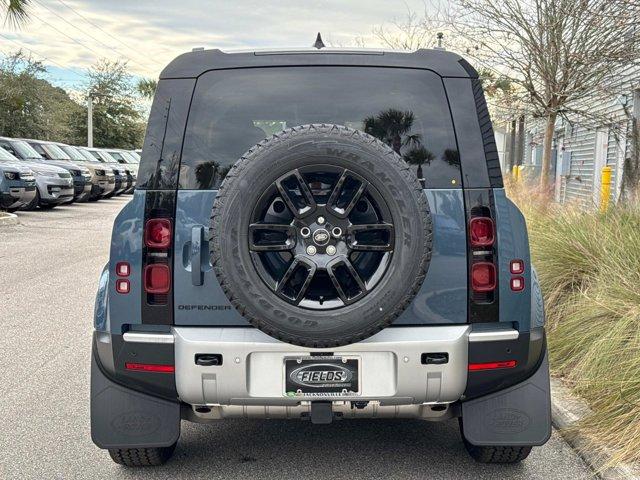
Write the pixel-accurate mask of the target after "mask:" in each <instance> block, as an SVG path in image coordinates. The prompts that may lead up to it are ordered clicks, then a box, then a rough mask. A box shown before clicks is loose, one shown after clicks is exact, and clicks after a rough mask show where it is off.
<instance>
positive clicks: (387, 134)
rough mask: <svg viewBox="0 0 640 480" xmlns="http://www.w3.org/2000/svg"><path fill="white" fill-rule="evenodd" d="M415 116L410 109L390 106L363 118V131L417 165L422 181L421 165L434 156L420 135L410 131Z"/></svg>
mask: <svg viewBox="0 0 640 480" xmlns="http://www.w3.org/2000/svg"><path fill="white" fill-rule="evenodd" d="M414 121H415V116H414V114H413V112H411V111H405V112H403V111H402V110H397V109H394V108H390V109H388V110H384V111H382V112H380V113H378V114H377V115H372V116H370V117H367V118H365V119H364V121H363V123H364V131H365V132H366V133H368V134H369V135H372V136H374V137H376V138H378V139H380V140H381V141H383V142H384V143H386V144H387V145H389V146H390V147H391V148H393V150H394V151H395V152H396V153H397V154H399V155H400V156H401V157H402V158H403V159H404V161H405V162H407V163H408V164H409V165H417V167H418V168H417V170H416V175H417V176H418V179H419V180H420V181H421V182H424V175H423V173H422V165H429V164H430V163H431V162H432V161H433V160H434V159H435V158H436V157H435V155H434V154H433V153H432V152H430V151H429V150H427V148H426V147H425V146H424V145H423V139H422V135H420V134H419V133H412V132H411V129H412V128H413V122H414Z"/></svg>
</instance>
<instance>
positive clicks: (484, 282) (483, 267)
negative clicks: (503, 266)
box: [471, 262, 496, 293]
mask: <svg viewBox="0 0 640 480" xmlns="http://www.w3.org/2000/svg"><path fill="white" fill-rule="evenodd" d="M471 288H472V289H473V291H474V292H481V293H484V292H491V291H493V290H495V288H496V267H495V266H494V265H493V263H490V262H478V263H474V264H473V265H472V266H471Z"/></svg>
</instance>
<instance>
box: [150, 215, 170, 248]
mask: <svg viewBox="0 0 640 480" xmlns="http://www.w3.org/2000/svg"><path fill="white" fill-rule="evenodd" d="M144 244H145V245H146V246H147V247H148V248H153V249H166V248H169V247H170V246H171V220H169V219H166V218H153V219H151V220H148V221H147V223H146V225H145V227H144Z"/></svg>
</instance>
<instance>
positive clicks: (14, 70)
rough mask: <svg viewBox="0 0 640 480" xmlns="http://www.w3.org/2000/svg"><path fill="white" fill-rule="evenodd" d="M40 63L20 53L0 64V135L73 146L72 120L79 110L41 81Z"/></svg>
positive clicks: (58, 90)
mask: <svg viewBox="0 0 640 480" xmlns="http://www.w3.org/2000/svg"><path fill="white" fill-rule="evenodd" d="M45 72H46V69H45V68H44V66H43V65H42V63H40V62H38V61H36V60H34V59H33V58H31V57H29V56H26V55H25V54H24V53H22V52H17V53H14V54H12V55H10V56H8V57H5V58H4V59H2V60H1V61H0V134H2V135H5V136H9V137H25V138H39V139H45V140H52V141H60V142H73V140H75V138H76V132H75V131H74V129H73V127H72V125H71V123H72V119H73V118H75V117H78V116H81V115H82V107H81V106H80V105H79V104H78V103H76V102H74V101H73V100H72V99H71V98H70V97H69V95H68V94H67V92H65V91H64V90H63V89H62V88H58V87H54V86H53V85H51V84H50V83H49V82H47V81H46V80H44V79H43V78H41V77H42V75H43V74H44V73H45Z"/></svg>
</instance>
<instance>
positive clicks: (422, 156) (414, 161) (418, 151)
mask: <svg viewBox="0 0 640 480" xmlns="http://www.w3.org/2000/svg"><path fill="white" fill-rule="evenodd" d="M402 158H404V161H405V162H407V163H408V164H409V165H417V166H418V169H417V171H416V175H417V177H418V180H420V183H422V187H423V188H424V175H423V173H422V165H424V164H425V163H426V164H427V165H429V164H430V163H431V162H432V161H433V160H434V159H435V158H436V156H435V155H434V154H433V153H431V152H430V151H429V150H427V149H426V148H424V147H423V146H422V145H420V146H417V147H413V148H412V149H411V150H409V151H408V152H407V153H405V154H404V155H403V156H402Z"/></svg>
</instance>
